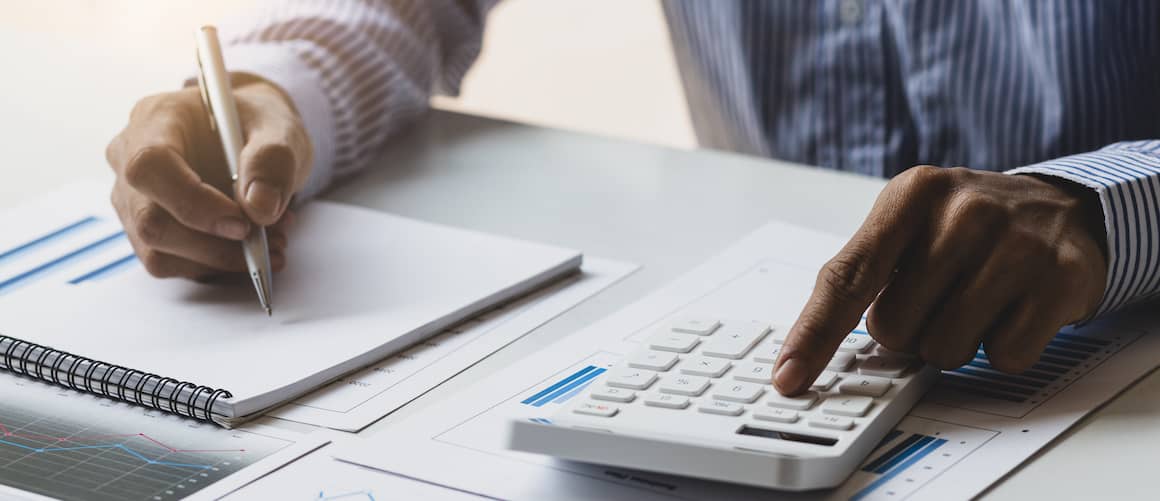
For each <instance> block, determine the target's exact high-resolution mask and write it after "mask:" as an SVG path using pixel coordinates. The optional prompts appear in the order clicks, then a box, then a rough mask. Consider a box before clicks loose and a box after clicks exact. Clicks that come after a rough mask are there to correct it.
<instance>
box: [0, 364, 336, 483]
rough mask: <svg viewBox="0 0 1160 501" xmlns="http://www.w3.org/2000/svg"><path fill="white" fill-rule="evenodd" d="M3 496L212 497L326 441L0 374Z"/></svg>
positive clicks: (0, 481)
mask: <svg viewBox="0 0 1160 501" xmlns="http://www.w3.org/2000/svg"><path fill="white" fill-rule="evenodd" d="M0 395H3V404H2V405H0V498H4V499H10V498H11V497H16V498H20V497H23V496H27V495H28V494H29V493H31V494H35V495H39V496H45V497H50V498H56V499H62V500H87V501H90V500H91V501H101V500H110V501H113V500H122V499H149V500H154V501H164V500H171V499H185V498H190V499H215V498H217V497H219V496H222V495H224V494H226V493H229V492H231V491H233V490H235V489H237V488H239V487H241V486H243V485H245V484H246V483H248V482H251V481H253V480H255V479H257V478H259V477H261V476H263V475H265V474H267V473H269V472H271V471H273V470H275V469H277V468H278V467H281V466H282V465H284V464H286V463H288V462H290V461H293V460H294V459H296V458H298V457H301V456H302V455H304V454H307V453H309V452H310V451H312V450H314V449H316V448H318V447H319V446H321V445H322V444H323V443H325V441H324V440H319V439H318V438H316V437H310V436H301V435H297V434H294V433H289V432H286V431H283V430H275V429H272V428H269V427H264V426H249V427H246V428H244V429H236V430H224V429H222V428H220V427H217V426H215V425H212V424H209V423H203V422H199V421H193V420H190V419H184V418H179V417H175V416H172V415H168V414H164V413H161V412H156V411H150V410H147V409H145V408H142V407H137V406H132V405H129V404H125V403H119V402H113V401H111V400H108V399H103V398H98V397H94V396H92V395H88V394H83V393H79V392H75V391H71V390H67V389H64V388H60V387H58V386H52V385H49V384H46V383H42V382H39V381H36V380H32V379H27V378H22V377H19V376H14V375H12V374H7V373H0Z"/></svg>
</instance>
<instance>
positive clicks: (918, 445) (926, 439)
mask: <svg viewBox="0 0 1160 501" xmlns="http://www.w3.org/2000/svg"><path fill="white" fill-rule="evenodd" d="M933 440H934V437H931V436H927V435H922V436H921V438H919V439H918V440H917V441H915V442H914V443H913V444H911V445H910V447H907V448H906V450H904V451H902V454H899V455H897V456H894V457H892V458H890V460H889V461H887V462H885V463H883V464H882V466H879V467H877V468H875V469H874V473H886V472H887V471H888V470H890V469H891V468H893V467H894V466H895V465H897V464H898V463H900V462H902V461H904V460H905V459H906V458H908V457H910V456H911V455H912V454H914V453H915V452H917V451H918V450H919V449H922V448H923V447H924V446H926V444H929V443H930V442H931V441H933Z"/></svg>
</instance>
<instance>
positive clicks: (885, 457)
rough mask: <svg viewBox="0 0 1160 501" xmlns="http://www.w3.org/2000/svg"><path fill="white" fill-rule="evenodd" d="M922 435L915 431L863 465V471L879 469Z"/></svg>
mask: <svg viewBox="0 0 1160 501" xmlns="http://www.w3.org/2000/svg"><path fill="white" fill-rule="evenodd" d="M922 437H923V436H922V435H919V434H917V433H915V434H912V435H910V436H909V437H906V438H904V439H903V440H902V441H901V442H899V443H897V444H895V445H894V447H891V448H890V450H888V451H886V452H884V453H882V455H881V456H878V458H877V459H875V460H874V461H871V462H870V464H867V465H866V466H863V467H862V471H869V472H874V470H877V469H878V468H880V467H881V466H882V465H883V464H886V462H887V461H890V460H891V459H893V458H896V457H898V455H899V454H902V452H903V451H905V450H907V449H908V448H909V447H910V446H911V445H914V443H915V442H917V441H918V440H919V439H921V438H922Z"/></svg>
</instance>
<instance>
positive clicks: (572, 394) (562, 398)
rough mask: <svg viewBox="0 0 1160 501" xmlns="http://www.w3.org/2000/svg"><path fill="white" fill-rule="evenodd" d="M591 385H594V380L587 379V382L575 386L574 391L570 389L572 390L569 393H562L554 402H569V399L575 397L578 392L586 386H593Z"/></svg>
mask: <svg viewBox="0 0 1160 501" xmlns="http://www.w3.org/2000/svg"><path fill="white" fill-rule="evenodd" d="M591 385H592V381H591V380H588V381H585V382H584V384H582V385H580V386H577V387H576V388H574V389H573V390H572V391H570V392H568V393H565V394H563V395H560V397H559V398H557V399H555V400H553V401H552V402H553V403H557V404H562V403H564V402H567V401H569V400H572V397H575V396H576V395H577V394H579V393H580V392H582V391H584V389H585V388H587V387H589V386H591Z"/></svg>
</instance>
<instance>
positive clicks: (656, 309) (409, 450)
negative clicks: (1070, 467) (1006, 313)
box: [336, 224, 1160, 500]
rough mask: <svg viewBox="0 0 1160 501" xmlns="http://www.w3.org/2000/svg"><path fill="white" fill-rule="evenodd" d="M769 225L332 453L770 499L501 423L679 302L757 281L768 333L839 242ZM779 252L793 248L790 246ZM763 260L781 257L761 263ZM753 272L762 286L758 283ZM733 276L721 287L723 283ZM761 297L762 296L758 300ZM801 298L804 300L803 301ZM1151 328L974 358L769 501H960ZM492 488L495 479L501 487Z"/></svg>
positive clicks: (542, 407) (1094, 331)
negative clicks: (802, 488)
mask: <svg viewBox="0 0 1160 501" xmlns="http://www.w3.org/2000/svg"><path fill="white" fill-rule="evenodd" d="M816 235H817V234H815V233H806V232H803V231H801V230H799V229H797V228H794V227H790V226H786V225H777V224H773V225H770V226H767V227H765V228H764V229H762V230H759V231H758V232H755V233H754V234H753V235H751V236H750V237H749V238H748V239H746V240H744V241H742V242H741V243H739V244H737V245H736V246H734V247H733V248H731V249H730V250H727V251H726V252H725V254H723V255H722V256H720V257H718V258H715V259H713V260H711V261H709V262H708V263H706V264H705V265H704V266H702V267H700V268H698V269H697V270H694V271H693V272H692V273H690V274H688V275H686V276H685V277H682V278H681V279H680V280H678V281H677V282H676V283H674V284H673V285H671V286H669V287H666V288H665V289H662V290H661V291H659V292H657V293H655V294H653V295H650V296H649V297H646V298H644V299H642V300H641V302H639V303H637V304H636V305H634V306H630V307H629V308H626V309H625V310H622V311H621V312H619V313H617V314H615V315H613V316H611V317H608V318H606V319H605V320H603V321H601V322H598V323H596V324H593V325H592V326H591V327H589V328H586V329H584V330H582V331H580V332H578V333H576V334H575V335H572V336H570V337H568V338H566V339H564V340H562V341H561V342H559V343H557V344H556V345H554V346H553V347H550V348H548V349H546V350H544V351H541V352H538V353H536V354H534V355H532V356H530V357H528V358H527V359H526V360H524V361H522V362H521V363H519V364H516V365H513V366H510V367H508V368H506V369H505V370H503V371H501V372H498V373H496V374H494V375H493V376H492V377H489V378H487V379H484V380H482V381H480V382H479V383H478V384H477V385H476V386H474V387H471V388H467V389H465V390H464V391H462V392H460V393H459V394H458V395H457V396H456V397H453V398H450V399H448V400H447V401H445V402H443V403H441V404H439V405H436V406H433V407H431V408H429V409H428V410H427V411H426V412H424V414H423V415H422V416H421V417H418V418H415V419H412V420H409V421H406V422H403V423H399V424H396V425H394V426H392V427H391V428H390V429H389V430H384V432H383V433H381V434H379V435H376V436H374V437H372V438H371V439H370V440H368V441H366V442H364V443H360V444H352V445H350V446H348V447H345V448H340V449H339V450H338V452H336V456H337V457H339V458H341V459H344V460H349V461H353V462H356V463H359V464H364V465H367V466H371V467H375V468H379V469H382V470H386V471H390V472H394V473H397V474H399V475H403V476H407V477H413V478H418V479H421V480H426V481H429V482H433V483H439V484H442V485H447V486H450V487H453V488H456V489H462V490H465V491H469V492H474V493H478V494H482V495H487V496H492V497H497V498H503V499H668V500H672V499H706V500H709V499H712V500H720V499H739V500H740V499H759V498H763V497H766V496H769V495H770V492H769V491H763V490H758V489H752V488H748V487H740V486H736V485H726V484H720V483H713V482H706V481H699V480H694V479H689V478H679V477H672V476H666V475H661V474H654V473H644V472H637V471H628V470H623V469H618V468H608V467H602V466H597V465H587V464H579V463H573V462H564V461H557V460H553V459H551V458H548V457H544V456H538V455H532V454H524V453H518V452H513V451H509V450H506V449H505V447H504V444H505V443H506V433H507V426H506V423H507V422H508V420H510V419H530V420H543V419H548V418H549V417H550V416H551V415H552V414H553V413H554V412H555V410H556V409H558V408H559V407H560V406H561V405H563V404H564V403H566V402H568V401H569V400H571V399H573V398H577V397H578V396H581V395H582V394H583V392H584V391H585V388H586V387H587V385H588V384H590V383H591V382H592V381H593V379H595V378H596V377H597V376H599V375H600V374H601V373H603V372H604V371H605V370H607V368H608V367H610V366H612V365H614V364H616V363H617V362H618V361H619V360H620V359H621V358H622V357H624V356H625V355H626V354H628V353H632V352H633V351H635V350H636V349H637V347H638V346H639V344H640V342H642V341H643V340H644V339H646V338H647V337H648V335H649V333H651V332H652V329H653V328H655V327H657V326H658V323H659V322H660V321H661V319H663V318H664V317H665V316H667V315H668V314H670V313H671V312H672V311H674V308H676V307H678V306H681V305H689V304H695V303H696V301H698V300H700V299H702V298H704V297H708V296H709V295H711V294H716V293H719V292H720V291H723V290H726V289H728V287H729V286H730V285H731V283H733V282H734V281H736V282H742V281H745V282H746V283H747V284H749V285H747V287H748V288H747V289H746V290H752V289H751V287H752V284H753V283H754V282H755V281H763V283H764V284H765V285H763V287H766V288H765V289H763V293H765V294H766V296H768V297H769V298H770V314H771V318H769V319H768V320H770V321H771V322H774V323H783V324H785V323H790V322H792V320H793V315H796V312H797V311H799V309H800V302H795V301H789V304H782V303H781V302H780V301H781V300H782V299H784V298H786V297H790V296H789V295H788V294H786V292H785V291H786V288H793V290H797V291H798V293H799V294H800V293H803V292H802V291H804V292H807V293H808V291H809V287H810V285H811V284H812V280H813V277H814V270H815V269H816V266H817V264H816V263H813V262H812V261H811V259H817V258H816V257H815V258H810V257H803V256H811V255H813V256H828V255H830V254H832V252H833V250H834V249H836V248H837V246H838V245H840V244H841V242H840V241H838V240H837V239H833V241H824V242H818V241H817V236H816ZM784 242H794V246H793V249H787V248H786V246H784V245H782V243H784ZM771 249H773V250H778V251H779V252H778V253H777V254H774V255H771ZM758 275H761V276H758ZM722 277H730V278H722ZM763 297H765V296H763ZM801 300H802V301H804V298H803V299H801ZM1157 327H1160V322H1157V321H1156V319H1155V318H1154V317H1153V318H1151V319H1149V318H1144V317H1131V316H1123V317H1121V318H1118V319H1116V320H1115V321H1108V322H1101V323H1097V324H1094V325H1089V326H1087V327H1085V328H1084V329H1082V330H1072V329H1068V330H1065V331H1064V332H1061V333H1060V334H1059V335H1058V336H1057V337H1056V339H1055V340H1054V341H1053V342H1052V343H1051V346H1050V347H1049V348H1048V350H1047V352H1046V353H1045V354H1044V355H1043V357H1042V358H1041V360H1040V362H1039V363H1038V364H1036V366H1035V367H1034V368H1033V369H1031V370H1029V371H1027V372H1026V373H1024V374H1021V375H1018V376H1011V375H1006V374H1001V373H999V372H997V371H994V370H992V369H991V367H990V365H989V363H988V361H987V358H986V356H985V354H984V353H982V352H979V353H978V354H977V356H976V358H975V359H974V360H973V361H972V362H971V363H970V364H969V365H967V366H966V367H963V368H961V369H958V370H956V371H951V372H947V373H945V374H944V376H943V380H942V382H941V384H940V385H939V386H937V387H936V389H934V390H933V391H932V392H931V393H930V394H928V398H926V399H925V400H924V401H923V402H922V403H921V404H919V406H917V407H916V408H915V409H914V410H913V411H912V412H911V413H910V414H909V415H908V416H907V417H906V418H904V419H903V420H902V421H901V422H900V423H899V424H898V426H897V429H896V430H895V431H893V432H892V433H890V434H889V435H888V436H887V437H885V440H884V441H883V442H882V444H880V445H879V446H878V448H877V449H876V450H875V451H874V452H873V453H871V454H870V456H869V457H868V458H867V460H866V461H865V463H864V464H863V465H862V466H861V467H860V468H859V469H858V471H856V472H855V473H854V474H853V475H852V476H851V477H850V478H849V480H848V481H847V482H846V483H845V484H844V485H842V486H841V487H839V488H837V489H835V490H831V491H825V492H813V493H807V494H798V495H787V494H786V493H778V496H779V499H781V498H782V497H785V498H788V499H796V498H800V499H939V500H942V499H967V498H970V497H972V496H975V495H977V494H978V493H980V492H982V491H983V490H984V489H986V488H987V487H988V486H989V485H991V484H992V483H994V482H995V481H997V480H999V479H1000V478H1002V477H1003V476H1004V475H1006V474H1007V473H1008V472H1010V471H1011V470H1012V469H1013V468H1015V467H1016V466H1018V465H1019V464H1020V463H1021V462H1023V461H1025V460H1026V459H1027V458H1029V457H1030V456H1031V455H1032V454H1034V453H1035V451H1037V450H1039V449H1040V448H1041V447H1043V446H1044V445H1046V444H1047V443H1048V442H1050V441H1051V440H1052V439H1054V438H1055V437H1057V436H1059V435H1060V434H1061V433H1063V432H1064V431H1065V430H1066V429H1067V428H1068V427H1070V426H1071V425H1073V424H1074V423H1075V422H1076V421H1078V420H1079V419H1080V418H1081V417H1083V416H1084V415H1085V414H1087V413H1088V412H1090V411H1092V410H1093V409H1095V408H1096V407H1097V406H1099V405H1100V404H1101V403H1103V402H1105V401H1107V400H1108V399H1110V398H1111V397H1112V396H1113V395H1115V394H1116V393H1118V392H1119V391H1120V390H1122V389H1123V388H1125V387H1126V386H1128V385H1129V384H1131V383H1132V382H1133V381H1135V380H1136V379H1138V378H1139V377H1141V376H1142V375H1144V374H1145V373H1146V372H1147V371H1149V370H1151V369H1152V368H1153V367H1155V366H1156V364H1157V360H1160V333H1157V335H1146V333H1147V332H1148V331H1149V330H1160V329H1157ZM498 479H502V481H499V480H498Z"/></svg>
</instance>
